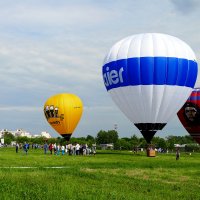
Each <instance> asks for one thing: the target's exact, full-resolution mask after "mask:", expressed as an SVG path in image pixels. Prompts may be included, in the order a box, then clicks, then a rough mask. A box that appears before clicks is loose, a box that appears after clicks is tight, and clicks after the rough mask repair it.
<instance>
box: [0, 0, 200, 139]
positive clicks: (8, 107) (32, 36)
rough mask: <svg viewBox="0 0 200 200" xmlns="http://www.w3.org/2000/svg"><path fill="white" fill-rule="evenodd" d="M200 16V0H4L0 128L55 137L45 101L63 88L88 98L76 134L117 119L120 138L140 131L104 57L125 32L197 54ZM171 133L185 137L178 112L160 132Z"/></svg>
mask: <svg viewBox="0 0 200 200" xmlns="http://www.w3.org/2000/svg"><path fill="white" fill-rule="evenodd" d="M199 18H200V1H198V0H184V1H183V0H162V1H161V0H123V1H122V0H101V1H94V0H93V1H92V0H74V1H69V0H42V1H41V0H29V1H24V0H6V1H5V0H0V91H1V93H0V94H1V95H0V112H1V115H0V129H8V130H16V129H20V128H22V129H24V130H26V131H28V132H30V133H32V134H39V133H41V132H42V131H48V132H49V133H50V134H51V135H52V136H54V137H58V136H59V135H58V134H57V133H56V132H55V131H54V130H53V129H52V128H51V127H50V126H49V124H48V123H47V121H46V119H45V117H44V114H43V105H44V103H45V101H46V100H47V99H48V98H49V97H50V96H52V95H54V94H57V93H64V92H66V93H74V94H76V95H78V96H79V97H80V98H81V99H82V101H83V104H84V112H83V115H82V118H81V121H80V123H79V125H78V127H77V128H76V130H75V132H74V134H73V136H74V137H81V136H87V135H93V136H96V135H97V133H98V132H99V131H100V130H106V131H107V130H111V129H114V124H117V130H118V133H119V136H120V137H130V136H132V135H133V134H136V135H138V136H139V137H142V136H141V134H140V132H139V130H138V129H137V128H136V127H135V126H134V125H133V124H132V123H131V122H130V121H129V120H128V119H127V118H126V117H125V116H124V114H123V113H122V112H121V111H120V110H119V109H118V108H117V106H116V105H115V104H114V102H113V101H112V99H111V97H110V96H109V94H108V93H107V91H106V89H105V87H104V84H103V79H102V73H101V70H102V63H103V59H104V56H105V55H106V53H107V52H108V50H109V49H110V48H111V47H112V45H113V44H114V43H116V42H117V41H119V40H121V39H122V38H124V37H127V36H129V35H132V34H138V33H145V32H158V33H166V34H169V35H173V36H176V37H178V38H180V39H182V40H183V41H185V42H186V43H187V44H189V45H190V47H191V48H192V49H193V50H194V52H195V54H196V57H197V60H199V59H200V23H199ZM196 86H198V83H197V85H196ZM167 135H187V132H186V130H185V129H184V128H183V127H182V125H181V123H180V122H179V120H178V118H177V117H176V116H174V118H172V119H171V120H170V122H169V123H168V124H167V126H166V127H165V128H164V129H163V130H162V131H159V132H158V133H157V134H156V136H160V137H166V136H167Z"/></svg>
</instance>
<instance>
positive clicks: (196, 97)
mask: <svg viewBox="0 0 200 200" xmlns="http://www.w3.org/2000/svg"><path fill="white" fill-rule="evenodd" d="M198 100H200V96H194V97H189V98H188V101H198Z"/></svg>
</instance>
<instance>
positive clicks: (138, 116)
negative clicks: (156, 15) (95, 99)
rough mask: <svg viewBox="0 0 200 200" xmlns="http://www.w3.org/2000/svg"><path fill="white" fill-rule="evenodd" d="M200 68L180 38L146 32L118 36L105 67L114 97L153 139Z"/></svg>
mask: <svg viewBox="0 0 200 200" xmlns="http://www.w3.org/2000/svg"><path fill="white" fill-rule="evenodd" d="M197 68H198V66H197V62H196V57H195V54H194V52H193V51H192V49H191V48H190V47H189V46H188V45H187V44H186V43H185V42H183V41H182V40H180V39H178V38H176V37H173V36H170V35H166V34H160V33H144V34H137V35H132V36H130V37H127V38H124V39H123V40H121V41H119V42H117V43H116V44H115V45H114V46H113V47H112V48H111V49H110V51H109V53H108V54H107V56H106V57H105V60H104V64H103V70H102V71H103V80H104V84H105V87H106V89H107V91H108V92H109V93H110V95H111V97H112V99H113V101H114V102H115V103H116V104H117V106H118V107H119V108H120V109H121V111H122V112H123V113H124V114H125V115H126V116H127V117H128V118H129V120H130V121H131V122H133V123H134V124H135V125H136V127H138V129H139V130H140V131H141V133H142V134H143V136H144V138H145V139H146V141H147V142H148V143H150V141H151V139H152V137H153V136H154V134H155V133H156V131H157V130H161V129H162V128H163V127H164V126H165V125H166V123H167V122H168V121H169V120H170V118H171V117H173V116H174V115H176V113H177V112H178V110H179V109H180V108H181V107H182V105H183V104H184V103H185V101H186V100H187V98H188V97H189V95H190V93H191V92H192V89H193V87H194V84H195V82H196V78H197V71H198V69H197Z"/></svg>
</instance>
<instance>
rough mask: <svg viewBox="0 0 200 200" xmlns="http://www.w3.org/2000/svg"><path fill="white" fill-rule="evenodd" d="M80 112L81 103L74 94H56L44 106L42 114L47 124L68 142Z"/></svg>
mask: <svg viewBox="0 0 200 200" xmlns="http://www.w3.org/2000/svg"><path fill="white" fill-rule="evenodd" d="M82 112H83V104H82V101H81V99H80V98H79V97H78V96H76V95H74V94H68V93H63V94H57V95H54V96H52V97H50V98H49V99H48V100H47V101H46V103H45V104H44V114H45V117H46V119H47V121H48V123H49V124H50V125H51V126H52V127H53V128H54V129H55V130H56V131H57V132H58V133H59V134H60V135H61V136H63V137H64V138H65V139H66V140H67V141H69V140H70V137H71V135H72V134H73V132H74V130H75V128H76V126H77V124H78V122H79V120H80V118H81V115H82Z"/></svg>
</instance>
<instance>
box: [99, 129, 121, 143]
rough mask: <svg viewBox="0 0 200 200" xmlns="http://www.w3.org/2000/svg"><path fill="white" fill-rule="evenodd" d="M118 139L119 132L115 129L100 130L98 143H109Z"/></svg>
mask: <svg viewBox="0 0 200 200" xmlns="http://www.w3.org/2000/svg"><path fill="white" fill-rule="evenodd" d="M117 140H118V133H117V131H115V130H109V131H107V132H106V131H103V130H101V131H99V132H98V134H97V143H98V144H109V143H114V144H115V143H116V142H117Z"/></svg>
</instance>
